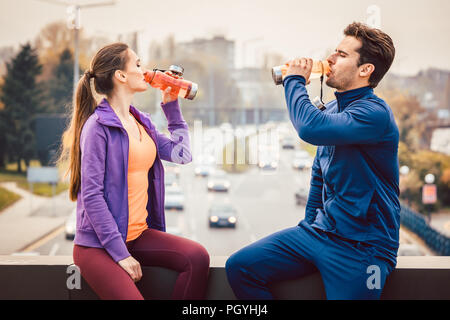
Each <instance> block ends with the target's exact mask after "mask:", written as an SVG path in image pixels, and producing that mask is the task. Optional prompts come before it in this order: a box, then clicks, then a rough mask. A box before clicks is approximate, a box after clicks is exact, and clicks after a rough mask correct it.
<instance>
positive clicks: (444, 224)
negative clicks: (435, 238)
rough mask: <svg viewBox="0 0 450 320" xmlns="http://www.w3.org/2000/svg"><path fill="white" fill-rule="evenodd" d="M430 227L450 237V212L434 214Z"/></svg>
mask: <svg viewBox="0 0 450 320" xmlns="http://www.w3.org/2000/svg"><path fill="white" fill-rule="evenodd" d="M430 225H431V226H432V227H433V228H434V229H436V230H438V231H439V232H441V233H442V234H444V235H446V236H447V237H450V212H440V213H433V214H432V215H431V221H430Z"/></svg>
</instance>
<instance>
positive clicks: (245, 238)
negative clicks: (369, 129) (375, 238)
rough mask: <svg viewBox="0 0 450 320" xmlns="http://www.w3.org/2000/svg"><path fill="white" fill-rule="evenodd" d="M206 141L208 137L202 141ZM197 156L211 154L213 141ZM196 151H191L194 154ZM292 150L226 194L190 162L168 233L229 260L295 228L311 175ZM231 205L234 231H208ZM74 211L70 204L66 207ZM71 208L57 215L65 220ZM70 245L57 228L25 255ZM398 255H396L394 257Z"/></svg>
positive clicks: (235, 177) (413, 250)
mask: <svg viewBox="0 0 450 320" xmlns="http://www.w3.org/2000/svg"><path fill="white" fill-rule="evenodd" d="M206 136H207V135H206ZM208 139H209V142H207V143H209V145H203V147H202V148H203V149H202V150H212V149H214V146H213V145H211V144H214V141H211V139H210V137H209V138H207V140H208ZM194 147H195V146H193V149H194ZM299 149H300V146H299V145H298V146H296V149H295V150H291V149H282V148H281V147H280V146H277V147H276V149H275V150H273V153H275V154H276V153H278V159H279V161H278V167H277V169H276V170H270V171H269V170H262V169H259V168H258V167H257V166H255V165H253V166H251V167H250V169H249V170H248V171H246V172H244V173H236V174H228V175H227V177H228V179H229V180H230V182H231V187H230V190H229V192H226V193H223V192H220V193H219V192H209V191H208V190H207V180H208V179H207V178H203V177H196V176H195V174H194V169H195V167H196V165H197V164H196V163H195V161H194V162H193V163H190V164H187V165H180V166H179V168H180V177H179V181H178V183H179V185H180V186H181V189H182V190H183V192H184V195H185V207H184V210H183V211H174V210H166V225H167V228H168V230H174V229H176V230H177V231H178V233H180V234H181V236H183V237H186V238H189V239H192V240H194V241H197V242H199V243H200V244H202V245H203V246H204V247H205V248H206V249H207V250H208V252H209V254H210V255H211V256H229V255H231V254H232V253H234V252H235V251H237V250H239V249H240V248H242V247H244V246H246V245H248V244H250V243H252V242H254V241H256V240H258V239H261V238H263V237H265V236H267V235H269V234H272V233H274V232H276V231H279V230H282V229H284V228H288V227H291V226H295V225H297V224H298V222H299V221H300V220H301V219H303V218H304V211H305V207H304V206H297V205H296V204H295V198H294V194H295V192H296V191H298V189H300V188H302V189H303V192H304V193H305V194H307V192H308V190H309V182H310V175H311V170H310V169H305V170H301V171H299V170H294V169H293V168H292V165H291V163H292V159H293V155H294V153H295V152H296V151H298V150H299ZM216 203H230V204H232V205H233V206H234V207H235V208H236V210H237V224H236V228H235V229H232V228H221V229H219V228H210V227H209V224H208V209H209V208H210V206H211V205H212V204H216ZM71 206H72V207H74V203H71ZM69 207H70V205H67V206H65V210H64V211H59V212H58V214H66V215H69V213H70V210H68V209H67V208H69ZM400 243H401V245H400V248H401V249H402V245H404V246H405V248H406V249H407V250H406V251H405V253H404V254H406V255H424V254H427V255H428V254H430V255H432V253H430V252H429V251H427V250H426V248H425V246H424V245H423V244H420V242H419V241H416V240H414V237H412V236H410V235H408V233H407V231H406V230H404V229H403V230H402V228H401V229H400ZM72 250H73V242H72V241H71V240H66V239H65V234H64V228H63V227H62V228H59V229H57V230H55V231H54V232H52V233H51V234H49V235H47V236H46V237H44V238H42V239H40V240H39V241H38V242H36V243H34V244H32V245H30V246H29V247H28V248H27V249H26V250H25V251H27V252H29V253H33V254H40V255H72ZM401 251H404V250H400V251H399V254H400V252H401Z"/></svg>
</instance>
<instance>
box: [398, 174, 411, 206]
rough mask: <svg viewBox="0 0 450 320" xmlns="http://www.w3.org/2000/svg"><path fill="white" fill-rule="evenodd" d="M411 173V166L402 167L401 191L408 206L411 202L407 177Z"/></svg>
mask: <svg viewBox="0 0 450 320" xmlns="http://www.w3.org/2000/svg"><path fill="white" fill-rule="evenodd" d="M408 174H409V167H408V166H401V167H400V192H401V193H403V194H404V198H405V200H406V204H407V205H408V207H409V206H410V203H409V191H408V190H407V188H405V186H404V184H405V178H406V176H407V175H408Z"/></svg>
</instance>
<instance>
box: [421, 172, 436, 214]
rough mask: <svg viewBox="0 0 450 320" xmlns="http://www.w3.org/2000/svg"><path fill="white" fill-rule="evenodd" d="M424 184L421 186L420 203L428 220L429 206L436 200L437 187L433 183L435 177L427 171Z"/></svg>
mask: <svg viewBox="0 0 450 320" xmlns="http://www.w3.org/2000/svg"><path fill="white" fill-rule="evenodd" d="M424 180H425V183H426V184H425V185H424V186H423V188H422V203H423V204H424V205H425V208H426V211H427V216H428V222H429V221H430V220H431V206H432V205H433V204H434V203H436V201H437V188H436V185H435V184H434V180H435V177H434V175H433V174H431V173H429V174H427V175H426V176H425V179H424Z"/></svg>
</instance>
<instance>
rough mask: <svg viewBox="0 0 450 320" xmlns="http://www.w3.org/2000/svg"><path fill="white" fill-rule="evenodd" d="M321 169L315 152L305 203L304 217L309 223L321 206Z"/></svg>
mask: <svg viewBox="0 0 450 320" xmlns="http://www.w3.org/2000/svg"><path fill="white" fill-rule="evenodd" d="M322 188H323V179H322V170H321V168H320V163H319V160H318V157H317V154H316V157H315V158H314V163H313V166H312V170H311V186H310V189H309V195H308V201H307V203H306V210H305V219H306V221H307V222H308V223H309V224H312V223H313V222H314V220H315V218H316V214H317V213H316V209H318V208H322V209H323V203H322Z"/></svg>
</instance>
